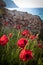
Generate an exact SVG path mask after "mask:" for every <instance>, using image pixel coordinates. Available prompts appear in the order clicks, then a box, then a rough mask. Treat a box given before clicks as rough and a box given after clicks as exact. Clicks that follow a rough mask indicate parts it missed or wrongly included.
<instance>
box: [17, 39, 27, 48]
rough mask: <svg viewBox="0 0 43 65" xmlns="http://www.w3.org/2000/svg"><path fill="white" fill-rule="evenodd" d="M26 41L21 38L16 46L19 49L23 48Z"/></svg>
mask: <svg viewBox="0 0 43 65" xmlns="http://www.w3.org/2000/svg"><path fill="white" fill-rule="evenodd" d="M27 43H28V41H27V40H26V39H25V38H21V39H19V40H18V42H17V44H18V46H19V47H21V48H24V47H25V45H26V44H27Z"/></svg>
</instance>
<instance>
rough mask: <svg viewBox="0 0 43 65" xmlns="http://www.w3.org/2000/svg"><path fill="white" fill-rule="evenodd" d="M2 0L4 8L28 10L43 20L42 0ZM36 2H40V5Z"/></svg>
mask: <svg viewBox="0 0 43 65" xmlns="http://www.w3.org/2000/svg"><path fill="white" fill-rule="evenodd" d="M4 1H5V3H6V8H8V9H10V10H18V11H23V12H28V13H30V14H33V15H38V16H40V17H41V19H42V20H43V0H4ZM35 3H36V4H37V5H36V4H35ZM26 4H27V5H26ZM30 4H31V5H30ZM38 4H40V6H39V5H38ZM33 5H34V7H33ZM35 5H36V6H37V7H36V6H35ZM41 6H42V7H41Z"/></svg>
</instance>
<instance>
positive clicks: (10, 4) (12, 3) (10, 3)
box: [4, 0, 18, 8]
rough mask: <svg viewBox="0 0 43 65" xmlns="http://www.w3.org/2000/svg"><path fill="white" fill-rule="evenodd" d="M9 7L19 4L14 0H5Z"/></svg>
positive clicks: (15, 6)
mask: <svg viewBox="0 0 43 65" xmlns="http://www.w3.org/2000/svg"><path fill="white" fill-rule="evenodd" d="M4 1H5V3H6V7H7V8H17V7H18V6H17V5H16V4H15V3H14V2H13V1H12V0H4Z"/></svg>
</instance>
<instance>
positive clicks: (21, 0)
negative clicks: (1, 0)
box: [12, 0, 43, 8]
mask: <svg viewBox="0 0 43 65" xmlns="http://www.w3.org/2000/svg"><path fill="white" fill-rule="evenodd" d="M12 1H13V2H14V3H15V4H16V5H17V6H18V7H20V8H34V7H36V8H37V7H39V8H40V7H43V0H12Z"/></svg>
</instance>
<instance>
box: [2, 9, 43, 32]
mask: <svg viewBox="0 0 43 65" xmlns="http://www.w3.org/2000/svg"><path fill="white" fill-rule="evenodd" d="M5 11H6V13H5V14H4V18H5V20H6V18H7V19H8V21H9V25H10V26H11V25H12V24H16V25H18V24H19V25H22V28H25V29H29V30H30V31H34V32H39V31H40V29H41V28H42V26H43V25H42V20H41V18H40V17H39V16H37V15H32V14H29V13H27V12H21V11H16V10H13V11H10V10H8V9H5ZM4 18H3V20H4ZM10 23H11V24H10ZM41 25H42V26H41Z"/></svg>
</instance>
